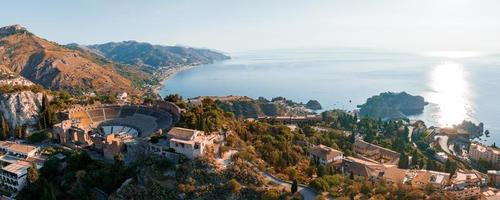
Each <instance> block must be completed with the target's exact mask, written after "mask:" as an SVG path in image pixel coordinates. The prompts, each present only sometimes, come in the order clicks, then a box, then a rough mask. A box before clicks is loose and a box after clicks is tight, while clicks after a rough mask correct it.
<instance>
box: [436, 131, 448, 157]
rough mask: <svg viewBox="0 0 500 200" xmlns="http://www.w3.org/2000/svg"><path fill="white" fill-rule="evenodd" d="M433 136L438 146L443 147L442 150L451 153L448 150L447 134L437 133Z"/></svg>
mask: <svg viewBox="0 0 500 200" xmlns="http://www.w3.org/2000/svg"><path fill="white" fill-rule="evenodd" d="M435 138H436V139H437V140H438V142H439V146H441V149H443V151H444V152H446V153H448V154H451V152H450V150H449V149H448V136H446V135H437V136H435Z"/></svg>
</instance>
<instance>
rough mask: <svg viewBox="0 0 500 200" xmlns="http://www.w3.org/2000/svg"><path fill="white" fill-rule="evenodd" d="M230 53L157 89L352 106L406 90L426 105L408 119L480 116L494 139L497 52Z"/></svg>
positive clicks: (447, 121)
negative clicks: (420, 97) (384, 94)
mask: <svg viewBox="0 0 500 200" xmlns="http://www.w3.org/2000/svg"><path fill="white" fill-rule="evenodd" d="M231 56H232V59H231V60H227V61H223V62H219V63H215V64H210V65H202V66H199V67H196V68H194V69H191V70H187V71H183V72H181V73H178V74H177V75H176V76H175V77H173V78H172V79H170V80H169V81H167V82H166V84H165V86H164V87H163V88H162V90H161V94H162V95H166V94H170V93H179V94H181V95H182V96H184V97H196V96H200V95H246V96H250V97H254V98H256V97H259V96H263V97H266V98H272V97H276V96H283V97H286V98H288V99H291V100H294V101H298V102H307V101H308V100H309V99H316V100H318V101H320V103H321V104H322V105H323V107H324V108H326V109H333V108H340V109H348V110H352V109H354V108H356V105H359V104H362V103H364V102H365V100H366V98H368V97H370V96H373V95H376V94H379V93H381V92H386V91H393V92H400V91H406V92H408V93H410V94H413V95H421V96H424V98H425V99H426V101H428V102H429V103H430V104H429V105H428V106H427V107H426V109H425V110H424V113H423V114H422V115H419V116H413V118H417V119H423V120H424V121H426V123H427V124H428V125H437V126H450V125H452V124H456V123H460V122H461V121H462V120H472V121H474V122H484V123H485V126H486V128H487V129H489V130H490V132H491V133H492V134H491V137H490V138H484V139H486V140H487V141H486V143H493V142H500V120H499V119H498V118H497V117H498V116H497V115H498V114H500V104H499V102H498V100H499V97H500V94H498V92H499V91H500V56H494V55H481V54H477V53H467V52H463V53H460V52H459V53H456V52H455V53H450V52H444V53H430V54H410V53H395V52H388V51H381V50H362V49H329V50H325V49H321V50H310V49H309V50H273V51H249V52H240V53H233V54H231Z"/></svg>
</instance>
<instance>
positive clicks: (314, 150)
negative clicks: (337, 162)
mask: <svg viewBox="0 0 500 200" xmlns="http://www.w3.org/2000/svg"><path fill="white" fill-rule="evenodd" d="M309 153H310V154H312V155H315V156H317V157H320V158H322V159H324V160H329V159H333V158H335V157H337V156H342V155H343V153H342V152H341V151H339V150H336V149H333V148H331V147H328V146H325V145H322V144H320V145H318V146H313V147H311V149H309Z"/></svg>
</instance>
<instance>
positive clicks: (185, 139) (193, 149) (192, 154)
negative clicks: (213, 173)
mask: <svg viewBox="0 0 500 200" xmlns="http://www.w3.org/2000/svg"><path fill="white" fill-rule="evenodd" d="M167 137H168V141H169V143H168V147H167V146H164V147H163V148H172V150H174V152H176V153H180V154H183V155H185V156H186V157H187V158H190V159H193V158H197V157H199V156H201V155H203V154H205V153H207V152H209V151H214V153H215V151H217V149H218V148H215V147H214V144H216V143H218V142H220V139H221V137H220V135H219V134H210V135H206V134H205V133H204V132H203V131H199V130H193V129H187V128H179V127H174V128H172V129H171V130H170V131H169V132H168V136H167ZM163 148H162V149H163Z"/></svg>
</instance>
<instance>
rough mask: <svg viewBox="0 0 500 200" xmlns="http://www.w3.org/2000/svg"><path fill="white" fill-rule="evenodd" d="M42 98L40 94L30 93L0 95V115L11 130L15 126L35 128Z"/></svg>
mask: <svg viewBox="0 0 500 200" xmlns="http://www.w3.org/2000/svg"><path fill="white" fill-rule="evenodd" d="M42 98H43V94H42V93H34V92H31V91H22V92H15V93H9V94H5V93H3V94H0V113H1V114H2V115H3V117H4V118H5V119H6V120H7V122H8V123H9V126H10V127H11V130H13V128H14V127H15V126H16V125H27V126H35V125H36V124H37V122H38V117H39V112H40V111H41V108H42ZM28 130H29V129H28Z"/></svg>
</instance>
